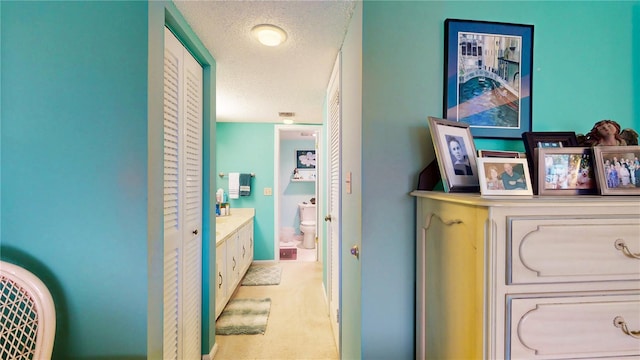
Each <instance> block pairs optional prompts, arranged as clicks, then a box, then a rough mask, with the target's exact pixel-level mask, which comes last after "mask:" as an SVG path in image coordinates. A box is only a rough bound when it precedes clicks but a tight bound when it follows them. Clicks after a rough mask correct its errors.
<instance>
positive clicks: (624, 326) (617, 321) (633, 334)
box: [613, 316, 640, 339]
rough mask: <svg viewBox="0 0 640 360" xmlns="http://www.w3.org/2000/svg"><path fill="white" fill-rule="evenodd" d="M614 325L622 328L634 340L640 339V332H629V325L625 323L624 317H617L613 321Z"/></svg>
mask: <svg viewBox="0 0 640 360" xmlns="http://www.w3.org/2000/svg"><path fill="white" fill-rule="evenodd" d="M613 325H614V326H615V327H618V328H621V329H622V332H623V333H625V334H627V335H629V336H631V337H633V338H636V339H640V331H633V330H629V328H628V327H627V323H626V322H624V319H623V318H622V316H616V317H615V318H614V319H613Z"/></svg>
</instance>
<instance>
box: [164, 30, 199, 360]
mask: <svg viewBox="0 0 640 360" xmlns="http://www.w3.org/2000/svg"><path fill="white" fill-rule="evenodd" d="M164 255H165V258H164V321H163V327H164V329H163V330H164V338H163V359H180V360H183V359H184V360H189V359H194V360H195V359H200V357H201V351H200V348H201V301H202V67H201V66H200V64H198V62H197V61H196V60H195V59H194V58H193V56H191V54H190V53H189V52H188V51H187V50H186V49H185V48H184V46H183V45H182V44H181V43H180V41H179V40H178V39H177V38H176V37H175V36H174V35H173V33H171V31H170V30H169V29H166V28H165V58H164Z"/></svg>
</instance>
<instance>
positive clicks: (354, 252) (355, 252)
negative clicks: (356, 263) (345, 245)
mask: <svg viewBox="0 0 640 360" xmlns="http://www.w3.org/2000/svg"><path fill="white" fill-rule="evenodd" d="M350 252H351V255H353V256H355V257H356V259H360V249H358V245H353V246H352V247H351V251H350Z"/></svg>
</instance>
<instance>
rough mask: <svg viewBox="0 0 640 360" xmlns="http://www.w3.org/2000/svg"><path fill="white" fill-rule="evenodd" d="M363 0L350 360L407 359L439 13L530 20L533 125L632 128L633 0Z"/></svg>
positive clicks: (437, 101)
mask: <svg viewBox="0 0 640 360" xmlns="http://www.w3.org/2000/svg"><path fill="white" fill-rule="evenodd" d="M363 6H364V8H363V11H364V13H363V17H364V20H363V21H364V24H363V62H362V71H363V83H362V89H363V90H362V91H363V104H362V108H363V119H362V122H363V124H362V141H363V143H362V150H363V151H362V156H363V158H362V171H363V174H362V178H363V179H364V181H363V182H362V231H363V236H362V252H361V254H362V256H361V263H362V265H361V266H362V289H361V291H362V299H363V301H362V310H361V311H362V324H361V329H362V330H361V331H362V334H361V335H362V343H361V346H362V358H365V359H390V358H394V359H410V358H413V357H414V343H415V342H414V324H415V320H414V317H415V312H414V306H415V300H414V297H415V236H416V234H415V200H414V199H413V198H412V197H411V196H409V195H408V194H409V192H410V191H412V190H413V189H415V188H416V186H417V176H418V174H419V172H420V171H421V170H422V169H423V168H424V167H425V166H426V165H427V164H428V163H429V162H430V161H431V160H432V159H433V156H434V155H433V149H432V148H431V142H430V140H429V136H430V135H429V133H428V131H427V123H426V119H427V117H428V116H430V115H432V116H438V117H439V116H441V115H442V98H443V90H442V87H443V85H442V84H443V57H444V55H443V37H444V20H445V19H446V18H459V19H476V20H488V21H501V22H511V23H524V24H533V25H535V31H534V72H533V130H534V131H576V132H586V131H588V130H589V129H590V128H591V127H592V125H593V124H594V123H595V122H596V121H598V120H600V119H604V118H609V119H614V120H616V121H618V122H619V123H620V124H621V125H622V126H623V127H634V128H635V129H636V130H638V129H640V117H639V116H638V109H637V106H638V105H637V104H634V103H638V99H640V93H639V89H638V70H637V69H638V60H637V58H638V57H637V55H635V54H637V52H638V51H639V50H640V49H639V47H638V46H637V45H638V39H637V37H638V31H637V30H638V26H639V23H638V6H639V2H638V1H618V2H616V1H607V2H597V1H589V2H573V1H566V2H561V1H543V2H539V1H497V2H490V1H479V2H474V1H428V2H396V1H393V2H377V1H371V2H369V1H367V2H364V3H363ZM634 30H635V32H634ZM632 44H635V46H632ZM634 59H635V60H634ZM634 64H635V67H634ZM634 107H635V108H634ZM476 147H477V148H480V149H518V150H523V149H524V147H523V145H522V142H521V141H520V140H489V139H481V140H476ZM344 156H349V155H348V152H345V153H344ZM385 210H387V211H385ZM345 226H347V225H345ZM462 326H463V325H462ZM346 336H348V335H346ZM345 341H348V340H345V339H343V343H344V342H345Z"/></svg>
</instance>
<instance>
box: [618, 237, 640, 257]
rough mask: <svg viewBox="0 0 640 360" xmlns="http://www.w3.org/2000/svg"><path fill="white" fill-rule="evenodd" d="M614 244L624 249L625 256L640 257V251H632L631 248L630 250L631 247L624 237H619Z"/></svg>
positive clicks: (621, 249) (619, 248)
mask: <svg viewBox="0 0 640 360" xmlns="http://www.w3.org/2000/svg"><path fill="white" fill-rule="evenodd" d="M613 246H615V247H616V249H618V250H620V251H622V253H623V254H624V256H626V257H628V258H632V259H640V253H635V254H634V253H632V252H631V250H629V247H628V246H627V244H625V243H624V240H622V239H617V240H616V241H615V242H614V243H613Z"/></svg>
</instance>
